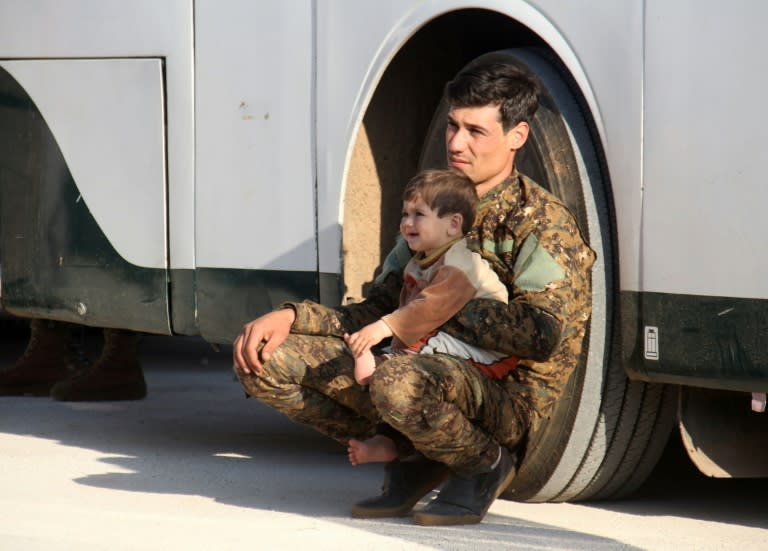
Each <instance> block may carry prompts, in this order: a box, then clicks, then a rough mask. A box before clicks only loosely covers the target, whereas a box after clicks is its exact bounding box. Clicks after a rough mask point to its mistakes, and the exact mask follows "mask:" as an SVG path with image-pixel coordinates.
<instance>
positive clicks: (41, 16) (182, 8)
mask: <svg viewBox="0 0 768 551" xmlns="http://www.w3.org/2000/svg"><path fill="white" fill-rule="evenodd" d="M192 20H193V17H192V2H191V1H190V0H163V1H162V2H157V1H156V0H131V1H130V2H125V1H123V0H68V1H67V2H61V1H59V0H35V1H34V2H30V1H28V0H3V1H2V2H0V59H13V58H24V59H31V58H33V59H41V58H54V59H64V58H117V57H120V58H125V57H152V58H163V59H164V60H165V64H164V72H165V86H166V89H165V91H166V95H167V105H168V112H167V129H166V133H167V138H168V143H167V148H168V151H167V153H168V187H169V193H168V197H169V209H168V211H169V224H170V226H169V229H168V235H169V243H170V250H171V253H170V265H171V268H190V269H191V268H193V267H194V173H193V170H194V167H193V154H194V141H193V122H194V121H193V89H192V85H193V65H192V61H193V56H192ZM85 93H86V91H85V90H84V91H83V94H85ZM160 122H163V121H162V120H161V121H160ZM153 124H154V123H153ZM95 208H96V207H95V206H91V209H92V211H93V214H94V216H95V217H96V219H97V220H99V219H104V218H106V217H109V216H111V211H110V210H107V211H105V212H98V213H97V212H95ZM98 208H99V209H101V208H102V206H101V205H100V206H98ZM118 208H119V207H118ZM107 237H109V239H110V240H113V237H112V236H111V235H108V236H107ZM131 246H132V247H134V248H135V247H138V246H139V244H138V243H137V244H134V245H131Z"/></svg>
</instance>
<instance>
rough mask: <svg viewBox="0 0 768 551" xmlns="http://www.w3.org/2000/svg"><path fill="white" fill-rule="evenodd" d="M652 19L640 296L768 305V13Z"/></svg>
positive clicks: (761, 7) (717, 10)
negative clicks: (767, 94)
mask: <svg viewBox="0 0 768 551" xmlns="http://www.w3.org/2000/svg"><path fill="white" fill-rule="evenodd" d="M646 10H647V39H646V58H647V59H646V85H645V87H646V129H645V160H644V162H645V169H644V197H643V250H642V255H643V290H644V291H652V292H660V293H684V294H693V295H707V296H729V297H744V298H766V297H768V279H766V278H765V277H762V274H765V273H768V256H767V255H766V254H765V253H764V251H765V236H766V234H768V217H766V215H765V206H766V205H768V186H766V183H765V166H764V165H765V152H764V149H765V144H766V143H768V125H766V121H768V103H767V102H766V100H765V90H766V88H767V87H768V62H766V60H765V52H766V50H768V33H766V32H765V21H766V20H768V4H762V3H756V2H744V1H740V2H731V3H729V4H728V5H727V7H723V6H722V4H721V3H720V2H714V1H706V2H702V1H696V2H694V1H692V0H688V1H684V2H683V1H681V2H675V3H668V2H661V1H658V0H649V1H648V2H647V7H646ZM722 35H727V36H728V39H727V40H721V39H720V38H719V37H721V36H722ZM694 45H695V47H694ZM735 128H738V132H734V129H735ZM736 190H738V191H736ZM745 220H748V221H749V224H745V223H744V221H745ZM756 274H759V275H760V276H759V277H755V276H756Z"/></svg>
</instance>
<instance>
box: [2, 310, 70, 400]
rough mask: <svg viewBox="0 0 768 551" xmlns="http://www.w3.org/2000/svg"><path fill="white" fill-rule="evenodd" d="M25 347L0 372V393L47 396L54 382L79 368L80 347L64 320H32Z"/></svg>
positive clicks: (3, 394)
mask: <svg viewBox="0 0 768 551" xmlns="http://www.w3.org/2000/svg"><path fill="white" fill-rule="evenodd" d="M29 327H30V335H29V342H28V343H27V349H26V350H25V351H24V354H23V355H22V356H21V357H20V358H19V359H18V360H16V363H15V364H14V365H13V366H11V367H9V368H7V369H5V370H3V371H2V372H0V396H24V395H29V396H48V394H49V393H50V391H51V387H53V385H55V384H56V383H57V382H59V381H61V380H64V379H66V378H67V377H71V376H72V375H73V374H74V373H76V372H77V371H78V370H80V369H81V368H82V349H81V347H80V346H79V344H78V342H77V339H75V338H74V335H73V328H72V326H70V325H69V324H67V323H59V322H55V321H49V320H43V319H34V320H32V323H30V325H29Z"/></svg>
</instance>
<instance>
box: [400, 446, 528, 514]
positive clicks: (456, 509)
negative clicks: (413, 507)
mask: <svg viewBox="0 0 768 551" xmlns="http://www.w3.org/2000/svg"><path fill="white" fill-rule="evenodd" d="M499 449H500V456H499V460H498V462H497V463H496V466H495V467H494V468H493V469H491V470H490V471H488V472H484V473H479V474H475V475H473V476H469V477H460V476H457V475H453V476H451V478H449V479H448V481H447V482H446V483H445V485H444V486H443V488H442V489H441V490H440V494H439V495H438V496H437V497H436V498H435V499H433V500H432V501H431V502H429V504H428V505H427V506H426V507H424V509H422V510H421V511H418V512H416V513H415V514H414V515H413V521H414V522H415V523H416V524H421V525H422V526H449V525H453V524H477V523H478V522H480V521H482V520H483V517H484V516H485V514H486V513H487V512H488V509H489V508H490V506H491V504H492V503H493V502H494V500H495V499H496V498H497V497H499V495H500V494H501V492H503V491H504V490H505V489H506V487H507V486H508V485H509V483H510V482H512V479H513V478H514V477H515V472H516V471H515V461H514V459H513V458H512V456H511V455H510V454H509V452H508V451H507V449H506V448H504V447H500V448H499Z"/></svg>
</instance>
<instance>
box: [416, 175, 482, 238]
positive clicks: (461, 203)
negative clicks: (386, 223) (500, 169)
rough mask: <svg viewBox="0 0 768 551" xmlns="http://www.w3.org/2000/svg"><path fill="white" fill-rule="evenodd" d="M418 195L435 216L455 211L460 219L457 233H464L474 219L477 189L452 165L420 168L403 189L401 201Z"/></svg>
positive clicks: (469, 228)
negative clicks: (459, 229) (447, 167)
mask: <svg viewBox="0 0 768 551" xmlns="http://www.w3.org/2000/svg"><path fill="white" fill-rule="evenodd" d="M419 197H421V199H422V201H424V202H425V203H426V204H427V206H428V207H429V208H431V209H432V210H433V211H435V212H437V215H438V216H439V217H441V218H442V217H443V216H445V215H449V214H455V213H459V214H461V216H462V218H463V220H462V223H461V233H464V234H466V233H468V232H469V230H471V229H472V224H474V223H475V204H476V203H477V190H476V189H475V184H474V182H472V180H470V179H469V177H468V176H467V175H466V174H464V173H462V172H459V171H458V170H453V169H442V170H441V169H429V170H422V171H421V172H419V173H418V174H417V175H416V176H414V177H413V178H412V179H411V181H410V182H408V185H407V186H405V190H403V201H404V202H405V201H415V200H416V199H417V198H419Z"/></svg>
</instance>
